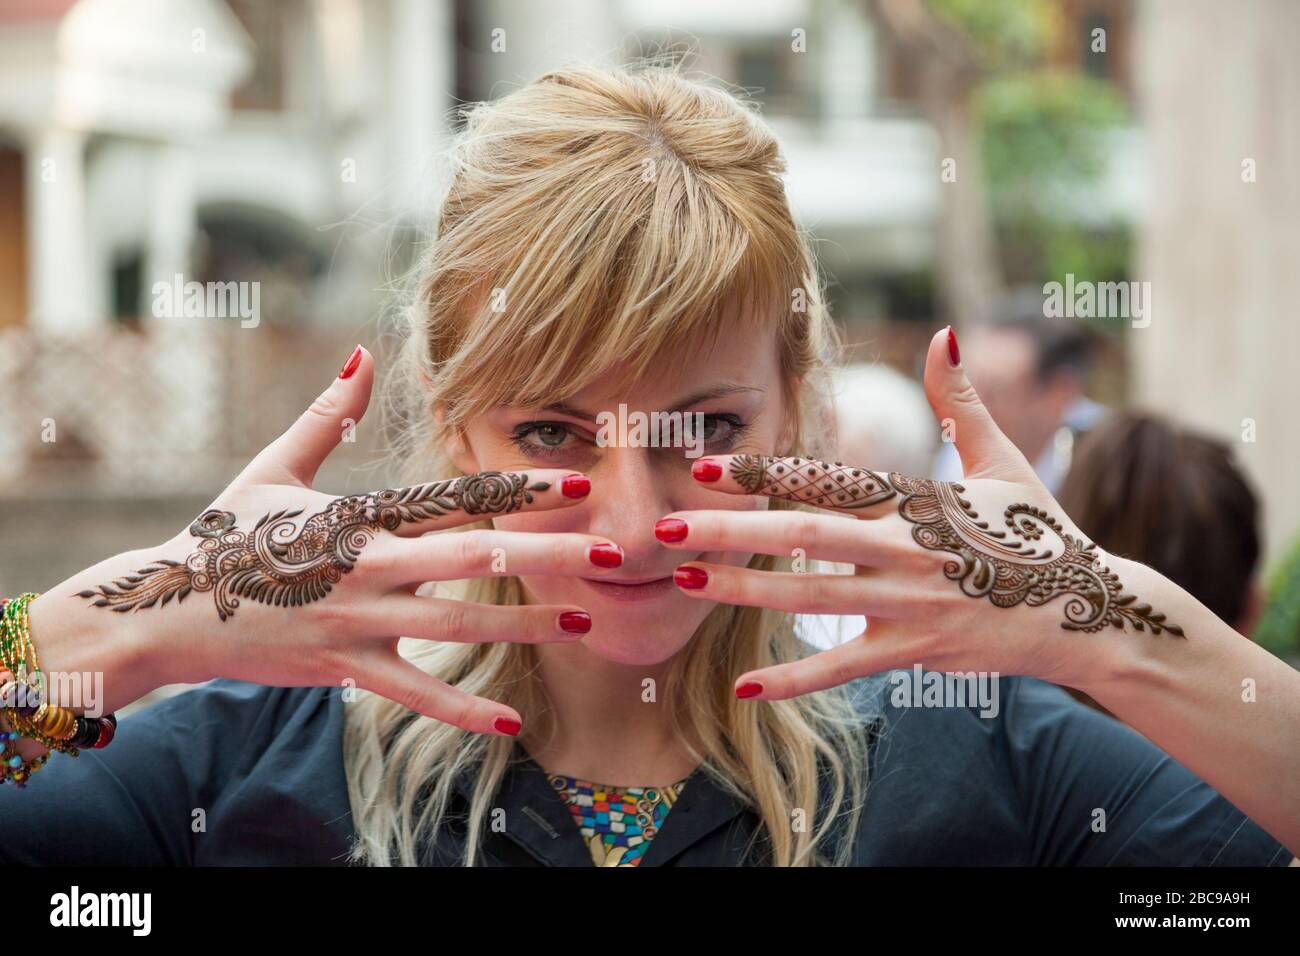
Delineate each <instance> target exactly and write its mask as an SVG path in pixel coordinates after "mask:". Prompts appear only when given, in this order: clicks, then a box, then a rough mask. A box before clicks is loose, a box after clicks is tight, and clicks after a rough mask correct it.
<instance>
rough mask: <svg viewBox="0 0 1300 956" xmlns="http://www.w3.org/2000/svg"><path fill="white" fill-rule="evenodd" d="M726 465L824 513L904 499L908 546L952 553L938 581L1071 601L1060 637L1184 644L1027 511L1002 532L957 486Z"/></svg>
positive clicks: (1022, 598) (788, 464) (777, 460)
mask: <svg viewBox="0 0 1300 956" xmlns="http://www.w3.org/2000/svg"><path fill="white" fill-rule="evenodd" d="M730 468H731V477H732V478H734V479H735V480H736V482H737V484H739V485H740V486H741V487H742V488H744V489H745V490H746V491H748V492H750V493H757V494H763V495H766V496H768V497H771V498H782V499H785V500H787V501H797V502H801V503H803V504H810V505H814V506H818V507H824V508H836V509H840V508H845V509H856V508H866V507H869V506H872V505H876V504H879V503H881V502H883V501H888V500H890V499H892V498H894V497H895V496H901V500H900V501H899V503H898V513H899V514H900V515H901V516H902V517H903V519H904V520H906V521H907V522H909V523H910V524H912V525H913V528H912V539H913V540H914V541H915V542H916V543H917V544H919V545H920V546H921V547H923V548H926V549H927V550H930V551H946V552H948V553H949V554H952V555H955V556H956V560H955V561H948V562H946V563H945V564H944V566H943V571H944V574H945V575H946V576H947V577H948V578H949V579H951V580H954V581H957V582H959V585H960V587H961V590H962V593H963V594H966V595H968V596H970V597H974V598H982V597H985V596H987V597H988V598H989V600H990V601H992V602H993V604H995V605H997V606H998V607H1014V606H1015V605H1017V604H1022V603H1023V604H1026V605H1028V606H1030V607H1039V606H1041V605H1044V604H1047V603H1048V602H1049V601H1052V600H1054V599H1056V598H1058V597H1062V596H1067V597H1068V600H1067V601H1066V603H1065V607H1064V614H1065V620H1064V621H1062V622H1061V627H1062V628H1064V629H1065V630H1068V631H1085V632H1095V631H1100V630H1101V629H1102V628H1104V627H1105V626H1106V625H1108V624H1109V625H1111V626H1113V627H1117V628H1119V629H1120V630H1124V629H1125V625H1126V624H1131V625H1132V626H1133V629H1134V630H1137V631H1144V630H1149V631H1150V632H1151V633H1152V634H1161V633H1163V632H1165V631H1168V632H1169V633H1170V634H1173V635H1175V636H1177V637H1185V635H1184V634H1183V629H1182V628H1181V627H1179V626H1178V625H1176V624H1170V623H1169V622H1168V621H1167V620H1166V619H1165V615H1163V614H1161V613H1159V612H1157V611H1154V610H1153V609H1152V607H1151V605H1149V604H1143V603H1139V602H1138V600H1137V597H1136V596H1135V595H1132V594H1126V593H1124V590H1123V586H1122V585H1121V583H1120V580H1119V576H1118V575H1116V574H1115V573H1114V572H1113V571H1111V570H1110V569H1109V568H1107V567H1106V565H1105V564H1104V563H1103V562H1102V559H1101V555H1100V554H1099V553H1098V552H1097V546H1096V545H1095V544H1093V543H1091V542H1086V541H1083V540H1081V539H1080V538H1077V537H1075V536H1074V535H1072V534H1070V533H1068V532H1067V531H1065V529H1064V527H1063V526H1062V525H1061V523H1060V522H1059V521H1057V520H1056V519H1054V518H1052V517H1051V516H1050V515H1048V514H1047V513H1046V512H1045V511H1043V510H1042V509H1040V508H1035V507H1034V506H1032V505H1029V504H1024V503H1020V504H1013V505H1011V506H1009V507H1008V508H1007V509H1006V510H1005V511H1004V512H1003V519H1004V522H1005V525H1006V528H1007V529H1008V530H1006V531H1004V530H995V529H993V528H992V527H991V526H990V525H989V522H987V521H985V520H982V519H981V518H980V516H979V514H978V513H977V512H976V511H975V509H974V508H973V507H972V506H971V503H970V502H969V501H968V500H966V499H965V498H963V497H962V493H963V492H965V490H966V489H965V487H964V486H963V485H961V484H958V483H957V482H950V481H933V480H931V479H928V478H912V477H909V476H907V475H900V474H897V473H895V472H890V473H889V474H888V475H883V474H880V473H879V472H874V471H870V470H868V469H866V468H853V467H849V466H847V465H844V464H843V463H841V462H829V463H828V462H824V461H819V460H817V459H813V458H785V457H772V456H767V455H735V456H733V457H732V459H731V464H730ZM1045 536H1047V537H1046V538H1045Z"/></svg>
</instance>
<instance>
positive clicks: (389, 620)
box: [356, 594, 591, 644]
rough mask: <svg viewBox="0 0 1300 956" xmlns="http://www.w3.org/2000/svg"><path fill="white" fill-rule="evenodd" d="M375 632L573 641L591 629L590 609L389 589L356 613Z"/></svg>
mask: <svg viewBox="0 0 1300 956" xmlns="http://www.w3.org/2000/svg"><path fill="white" fill-rule="evenodd" d="M356 621H357V626H358V627H359V628H360V630H361V632H362V633H363V634H365V635H367V636H373V637H391V636H393V635H394V634H397V635H400V636H402V637H415V638H420V639H421V640H430V641H450V642H454V643H458V644H488V643H500V642H509V643H513V644H547V643H552V642H557V641H558V642H573V641H578V640H581V639H582V635H584V634H586V633H587V632H588V631H590V630H591V615H590V614H588V613H587V612H586V611H584V610H583V609H582V608H580V607H571V606H568V605H546V604H537V605H519V606H505V605H496V604H474V603H472V602H469V601H451V600H445V599H442V598H428V597H416V596H414V595H411V594H387V595H385V596H383V597H381V598H380V599H379V600H377V601H372V602H369V603H368V604H367V605H366V606H365V608H364V609H363V610H361V611H359V612H358V614H357V616H356Z"/></svg>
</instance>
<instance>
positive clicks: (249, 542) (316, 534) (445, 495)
mask: <svg viewBox="0 0 1300 956" xmlns="http://www.w3.org/2000/svg"><path fill="white" fill-rule="evenodd" d="M549 487H550V485H549V484H548V483H547V482H543V481H537V482H533V483H532V484H529V483H528V476H527V475H520V474H513V473H503V472H496V471H485V472H480V473H478V474H475V475H468V476H466V477H463V478H450V479H447V480H444V481H435V482H429V483H427V484H423V485H414V486H412V487H409V488H393V489H388V490H386V491H376V492H372V493H370V494H367V495H347V496H344V497H342V498H335V499H334V500H333V501H331V502H330V503H329V504H328V505H327V506H326V507H325V510H323V511H319V512H317V513H316V514H314V515H312V516H311V517H309V518H308V519H307V520H306V521H304V522H303V523H302V527H301V528H299V527H297V526H296V525H295V523H294V520H293V519H294V518H296V517H298V516H299V515H301V514H302V511H301V509H299V510H297V511H277V512H275V513H274V514H268V515H264V516H263V517H262V518H261V519H260V520H259V521H258V522H257V524H256V525H254V526H253V528H252V530H251V531H247V532H244V531H240V530H239V529H238V528H236V527H235V521H236V519H235V515H234V513H233V512H230V511H220V510H217V509H211V510H208V511H205V512H204V513H203V514H201V515H199V517H198V518H197V519H195V521H194V523H193V524H191V525H190V534H192V535H193V536H194V537H196V538H198V539H200V540H199V546H198V550H196V551H195V552H194V553H193V554H191V555H190V556H189V558H188V559H187V560H186V561H184V562H183V563H182V562H180V561H170V560H167V559H162V558H160V559H158V560H156V561H154V562H153V563H152V564H151V565H149V566H148V567H145V568H141V569H140V570H139V571H137V572H136V573H135V574H131V575H127V576H126V577H123V578H120V579H118V580H116V581H114V582H113V583H112V584H111V585H108V584H101V585H100V586H99V587H97V588H93V589H90V590H86V591H82V592H80V593H79V594H78V595H77V596H78V597H83V598H94V599H95V601H94V602H93V605H92V606H93V607H108V608H112V609H113V610H114V611H119V612H125V611H138V610H141V609H143V608H147V607H154V606H158V607H162V606H163V605H165V604H167V603H168V602H169V601H171V599H172V598H175V599H176V601H177V603H180V602H181V601H183V600H184V599H185V597H186V596H187V595H188V594H189V593H190V592H191V591H212V592H214V597H215V600H216V605H217V614H218V615H219V616H220V617H221V620H223V621H224V620H226V619H227V618H229V617H230V616H231V615H232V614H234V613H235V608H237V607H239V599H240V598H241V597H242V598H248V599H249V600H252V601H256V602H258V603H259V604H270V605H275V606H278V607H297V606H300V605H303V604H309V603H311V602H312V601H319V600H320V599H321V598H323V597H325V596H326V595H327V594H329V592H330V589H331V588H332V587H333V586H334V585H335V584H337V583H338V581H339V579H340V578H341V577H342V576H343V575H344V574H346V573H348V572H349V571H351V570H352V568H353V565H354V564H355V563H356V560H357V558H358V556H359V555H360V552H361V549H362V548H363V547H365V545H366V544H367V542H369V541H371V540H372V539H373V538H374V536H375V534H376V533H377V532H378V531H379V530H380V529H383V530H386V531H392V530H394V529H395V528H397V527H398V526H399V525H402V524H407V523H410V522H415V521H422V520H425V519H427V518H438V517H442V516H444V515H448V514H451V513H452V512H454V511H463V512H464V513H465V514H471V515H477V514H504V513H507V512H510V511H515V510H517V509H519V508H521V507H522V506H523V505H524V504H528V503H531V502H532V500H533V492H535V491H546V490H547V489H548V488H549Z"/></svg>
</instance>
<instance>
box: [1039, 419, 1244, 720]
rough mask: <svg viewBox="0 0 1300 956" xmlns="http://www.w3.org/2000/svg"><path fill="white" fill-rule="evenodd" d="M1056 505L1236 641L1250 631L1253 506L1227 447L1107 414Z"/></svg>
mask: <svg viewBox="0 0 1300 956" xmlns="http://www.w3.org/2000/svg"><path fill="white" fill-rule="evenodd" d="M1058 497H1059V499H1060V502H1061V506H1062V507H1063V508H1064V509H1065V511H1066V513H1067V514H1069V516H1070V517H1071V518H1073V519H1074V521H1075V523H1076V524H1077V525H1078V526H1079V528H1080V529H1081V530H1082V531H1083V532H1084V534H1086V535H1088V536H1089V537H1090V538H1091V539H1092V540H1093V541H1095V542H1096V543H1097V545H1098V546H1099V547H1101V548H1102V549H1104V550H1105V551H1108V552H1110V553H1111V554H1116V555H1120V556H1122V557H1126V558H1130V559H1132V560H1135V561H1140V562H1142V563H1143V564H1146V565H1149V566H1150V567H1152V568H1155V569H1156V570H1157V571H1159V572H1160V573H1161V574H1164V575H1166V576H1167V577H1169V578H1170V579H1171V580H1173V581H1176V582H1177V583H1178V584H1179V585H1181V586H1182V587H1184V588H1186V589H1187V590H1188V591H1189V592H1190V593H1191V594H1192V595H1193V596H1194V597H1195V598H1196V599H1197V600H1198V601H1200V602H1201V603H1202V604H1204V605H1205V606H1206V607H1208V608H1209V609H1210V610H1212V611H1213V612H1214V613H1215V614H1217V615H1218V616H1219V617H1221V618H1222V619H1223V620H1225V621H1227V622H1228V623H1230V624H1231V625H1232V626H1233V627H1234V628H1236V630H1238V631H1240V632H1241V633H1242V634H1245V635H1247V636H1249V635H1250V633H1251V632H1252V631H1253V630H1254V627H1255V623H1256V621H1257V619H1258V617H1259V612H1260V611H1261V610H1262V606H1263V601H1262V595H1261V593H1260V592H1259V590H1258V588H1257V587H1256V586H1255V583H1254V579H1255V569H1256V566H1257V565H1258V563H1259V556H1260V533H1259V517H1260V508H1259V501H1258V499H1257V498H1256V496H1255V493H1254V491H1253V490H1252V489H1251V486H1250V483H1249V482H1248V481H1247V479H1246V476H1245V475H1244V474H1243V472H1242V471H1241V469H1240V468H1238V467H1237V465H1236V464H1235V463H1234V461H1233V455H1232V449H1231V448H1230V447H1229V446H1228V445H1227V444H1226V443H1225V442H1221V441H1217V440H1215V439H1212V438H1208V437H1205V436H1203V435H1198V434H1195V433H1193V432H1189V431H1186V430H1184V429H1181V428H1178V427H1177V426H1175V425H1173V424H1171V423H1169V422H1167V421H1165V420H1163V419H1161V418H1157V417H1156V416H1153V415H1149V414H1144V413H1141V412H1133V411H1120V412H1114V413H1112V414H1110V415H1108V416H1107V417H1106V419H1105V420H1104V421H1102V422H1101V423H1100V424H1099V425H1098V426H1097V427H1096V428H1094V429H1093V430H1092V431H1090V432H1089V433H1088V434H1087V435H1085V436H1084V437H1083V438H1081V439H1080V441H1079V444H1078V445H1077V446H1076V448H1075V452H1074V460H1073V462H1072V464H1071V467H1070V471H1069V473H1068V474H1067V475H1066V477H1065V482H1064V484H1063V485H1062V487H1061V491H1060V494H1059V496H1058ZM1075 696H1080V697H1081V695H1078V694H1076V695H1075ZM1081 699H1084V698H1082V697H1081ZM1085 702H1088V703H1091V701H1085Z"/></svg>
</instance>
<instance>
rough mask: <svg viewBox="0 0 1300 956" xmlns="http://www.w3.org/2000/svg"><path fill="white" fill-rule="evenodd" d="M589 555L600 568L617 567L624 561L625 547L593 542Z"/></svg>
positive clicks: (592, 561)
mask: <svg viewBox="0 0 1300 956" xmlns="http://www.w3.org/2000/svg"><path fill="white" fill-rule="evenodd" d="M587 557H588V558H590V559H591V563H592V564H594V565H596V567H598V568H616V567H618V566H619V565H620V564H622V563H623V549H622V548H620V547H619V546H618V545H616V544H593V545H592V546H591V548H590V550H588V551H587Z"/></svg>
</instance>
